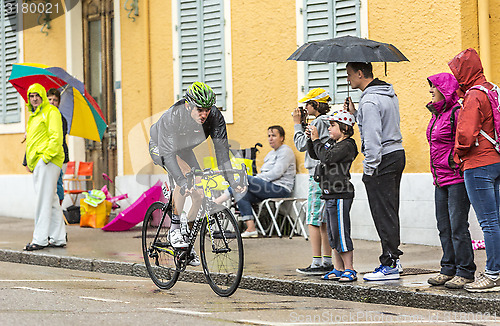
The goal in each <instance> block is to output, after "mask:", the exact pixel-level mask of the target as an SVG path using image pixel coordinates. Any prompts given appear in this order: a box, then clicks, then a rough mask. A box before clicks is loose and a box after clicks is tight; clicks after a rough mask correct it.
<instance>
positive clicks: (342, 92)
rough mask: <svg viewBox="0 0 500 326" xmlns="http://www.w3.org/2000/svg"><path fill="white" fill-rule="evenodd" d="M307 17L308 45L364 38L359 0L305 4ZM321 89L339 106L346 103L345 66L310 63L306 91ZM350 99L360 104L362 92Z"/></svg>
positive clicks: (353, 93)
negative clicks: (333, 39) (333, 40)
mask: <svg viewBox="0 0 500 326" xmlns="http://www.w3.org/2000/svg"><path fill="white" fill-rule="evenodd" d="M303 14H304V28H305V30H304V37H305V42H314V41H320V40H326V39H330V38H334V37H339V36H345V35H353V36H359V35H360V33H359V0H304V10H303ZM317 87H321V88H324V89H326V90H327V91H328V92H329V93H330V95H331V97H332V99H333V102H334V103H335V104H341V103H343V102H344V99H345V97H346V96H347V74H346V70H345V63H339V64H337V63H321V62H312V61H311V62H306V63H305V90H304V91H305V92H308V91H309V90H310V89H313V88H317ZM349 95H350V96H351V97H352V98H353V100H355V101H357V100H359V96H360V92H359V91H351V92H350V93H349Z"/></svg>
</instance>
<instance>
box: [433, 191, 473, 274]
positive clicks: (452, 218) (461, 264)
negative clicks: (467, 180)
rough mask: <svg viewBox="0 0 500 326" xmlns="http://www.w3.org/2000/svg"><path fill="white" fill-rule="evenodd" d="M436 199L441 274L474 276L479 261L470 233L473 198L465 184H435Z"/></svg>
mask: <svg viewBox="0 0 500 326" xmlns="http://www.w3.org/2000/svg"><path fill="white" fill-rule="evenodd" d="M434 203H435V206H436V220H437V228H438V230H439V240H440V241H441V248H442V249H443V257H442V258H441V274H444V275H448V276H455V275H457V276H461V277H465V278H468V279H473V278H474V272H475V271H476V265H475V264H474V251H473V250H472V242H471V238H470V233H469V221H468V218H469V210H470V202H469V197H467V190H466V189H465V184H464V183H463V182H461V183H457V184H454V185H450V186H445V187H435V190H434Z"/></svg>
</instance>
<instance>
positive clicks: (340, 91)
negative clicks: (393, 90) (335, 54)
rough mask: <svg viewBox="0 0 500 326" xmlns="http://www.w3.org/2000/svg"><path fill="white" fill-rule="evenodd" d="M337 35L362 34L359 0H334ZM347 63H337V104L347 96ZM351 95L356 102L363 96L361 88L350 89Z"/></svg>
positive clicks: (335, 99) (335, 98)
mask: <svg viewBox="0 0 500 326" xmlns="http://www.w3.org/2000/svg"><path fill="white" fill-rule="evenodd" d="M334 3H335V7H334V17H335V20H334V21H335V37H340V36H347V35H351V36H358V37H359V36H360V31H359V30H360V28H359V0H336V1H334ZM345 66H346V63H338V64H335V97H334V101H335V104H340V103H343V102H344V100H345V98H346V97H347V87H348V86H349V85H348V83H347V71H346V68H345ZM349 96H350V97H351V98H352V100H353V101H354V102H358V101H359V98H360V97H361V91H360V90H352V89H351V90H350V91H349Z"/></svg>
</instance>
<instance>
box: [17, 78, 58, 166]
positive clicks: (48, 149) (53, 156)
mask: <svg viewBox="0 0 500 326" xmlns="http://www.w3.org/2000/svg"><path fill="white" fill-rule="evenodd" d="M30 93H38V95H40V96H41V98H42V104H40V105H39V106H38V108H37V109H36V110H35V111H34V112H33V106H32V105H31V103H30V102H29V100H28V103H27V105H26V107H27V108H28V109H29V111H30V116H29V118H28V125H27V127H26V163H28V167H29V168H30V170H31V171H33V170H34V169H35V166H36V165H37V163H38V161H39V160H40V159H42V160H43V161H44V162H45V163H46V164H47V163H49V162H52V163H54V164H55V165H57V166H58V167H61V166H62V164H63V161H64V150H63V147H62V143H63V131H62V120H61V113H60V112H59V109H58V108H56V107H55V106H53V105H51V104H50V103H49V99H48V98H47V92H46V91H45V88H44V87H43V86H42V85H40V84H33V85H31V86H30V87H29V88H28V99H29V95H30Z"/></svg>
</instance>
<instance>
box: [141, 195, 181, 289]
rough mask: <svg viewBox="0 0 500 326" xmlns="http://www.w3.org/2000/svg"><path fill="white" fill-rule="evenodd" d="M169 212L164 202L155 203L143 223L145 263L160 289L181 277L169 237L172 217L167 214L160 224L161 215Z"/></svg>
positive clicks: (167, 286)
mask: <svg viewBox="0 0 500 326" xmlns="http://www.w3.org/2000/svg"><path fill="white" fill-rule="evenodd" d="M167 213H168V212H167V206H166V205H165V204H164V203H162V202H156V203H153V204H151V206H149V209H148V211H147V212H146V216H145V217H144V223H143V225H142V255H143V257H144V263H145V264H146V269H147V270H148V274H149V277H151V280H152V281H153V282H154V283H155V284H156V286H158V287H159V288H160V289H170V288H171V287H172V286H174V284H175V282H177V279H178V278H179V272H178V271H177V269H176V266H175V251H174V248H173V247H172V246H171V245H170V242H169V241H168V239H167V235H168V231H169V230H170V217H169V216H168V215H167V216H165V221H166V222H165V221H164V222H163V223H162V225H158V224H159V222H160V221H161V217H162V216H163V215H165V214H167ZM155 224H156V225H155ZM156 234H158V236H156Z"/></svg>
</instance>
